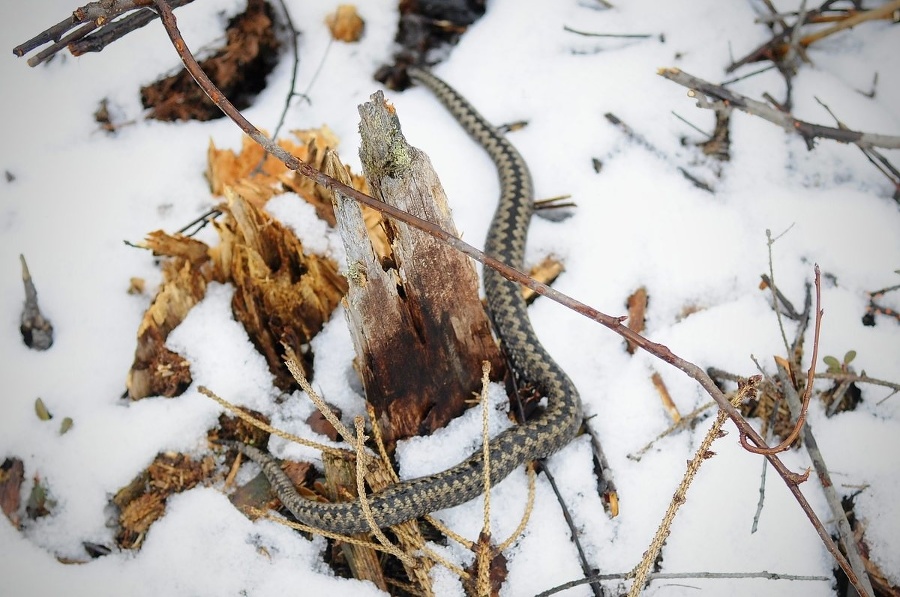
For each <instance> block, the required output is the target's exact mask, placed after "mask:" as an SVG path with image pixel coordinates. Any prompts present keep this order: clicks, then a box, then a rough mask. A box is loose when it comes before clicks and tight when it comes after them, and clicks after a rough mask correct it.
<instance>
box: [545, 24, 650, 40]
mask: <svg viewBox="0 0 900 597" xmlns="http://www.w3.org/2000/svg"><path fill="white" fill-rule="evenodd" d="M563 31H568V32H569V33H574V34H575V35H583V36H584V37H613V38H623V39H647V38H650V37H653V35H652V34H650V33H591V32H589V31H580V30H578V29H573V28H572V27H569V26H568V25H563Z"/></svg>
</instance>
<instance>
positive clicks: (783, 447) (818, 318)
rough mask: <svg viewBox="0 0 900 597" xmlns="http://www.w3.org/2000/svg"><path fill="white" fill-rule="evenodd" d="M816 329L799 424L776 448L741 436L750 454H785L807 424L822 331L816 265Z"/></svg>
mask: <svg viewBox="0 0 900 597" xmlns="http://www.w3.org/2000/svg"><path fill="white" fill-rule="evenodd" d="M815 271H816V328H815V332H814V334H813V353H812V362H811V363H810V364H809V370H808V371H807V373H806V389H805V390H804V391H803V398H802V400H801V407H800V414H799V415H798V416H797V422H796V423H795V424H794V428H793V429H792V430H791V432H790V433H789V434H788V436H787V437H786V438H784V440H783V441H782V442H781V443H780V444H778V445H777V446H774V447H772V448H763V447H757V446H751V445H750V444H749V443H747V438H746V436H744V435H743V434H741V437H740V440H741V446H743V448H744V449H745V450H747V451H748V452H753V453H754V454H765V455H769V454H778V453H779V452H784V451H785V450H788V449H790V447H791V444H792V443H794V440H796V439H797V436H799V435H800V430H801V429H802V428H803V424H804V423H806V411H807V409H808V408H809V399H810V397H811V396H812V388H813V380H814V379H815V376H816V361H818V359H819V332H820V331H821V329H822V314H823V313H824V312H823V311H822V279H821V276H820V274H819V265H818V264H816V268H815ZM807 475H809V471H807V472H806V473H805V474H804V475H803V476H804V478H805V477H806V476H807Z"/></svg>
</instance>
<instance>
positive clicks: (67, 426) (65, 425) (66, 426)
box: [59, 417, 75, 435]
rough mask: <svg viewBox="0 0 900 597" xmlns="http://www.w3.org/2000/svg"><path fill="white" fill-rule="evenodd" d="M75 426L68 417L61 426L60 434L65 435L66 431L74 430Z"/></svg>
mask: <svg viewBox="0 0 900 597" xmlns="http://www.w3.org/2000/svg"><path fill="white" fill-rule="evenodd" d="M74 424H75V421H73V420H72V417H66V418H65V419H63V420H62V423H60V425H59V434H60V435H64V434H65V433H66V431H68V430H69V429H71V428H72V425H74Z"/></svg>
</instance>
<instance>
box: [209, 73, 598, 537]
mask: <svg viewBox="0 0 900 597" xmlns="http://www.w3.org/2000/svg"><path fill="white" fill-rule="evenodd" d="M409 75H410V77H411V78H412V79H413V80H414V81H416V82H418V83H421V84H422V85H424V86H425V87H428V88H429V89H430V90H431V91H432V92H433V93H434V94H435V96H437V98H438V99H439V100H440V101H441V103H443V104H444V106H445V107H446V108H447V109H448V110H449V111H450V113H451V114H452V115H453V116H454V117H455V118H456V120H457V121H459V123H460V125H462V127H463V128H465V130H466V131H467V132H468V133H469V134H470V135H471V136H472V137H473V138H474V139H475V140H476V141H477V142H478V143H479V144H480V145H481V146H482V147H484V149H485V150H486V151H487V153H488V155H490V157H491V159H492V160H493V161H494V164H495V165H496V167H497V172H498V175H499V178H500V201H499V203H498V205H497V209H496V211H495V213H494V218H493V221H492V222H491V226H490V231H489V232H488V236H487V240H486V241H485V253H487V254H488V255H491V256H494V257H496V258H498V259H500V260H501V261H503V262H504V263H506V264H507V265H510V266H512V267H515V268H517V269H521V268H522V265H523V260H524V254H525V239H526V235H527V232H528V224H529V221H530V220H531V216H532V213H533V211H534V202H533V196H532V194H533V189H532V182H531V174H530V173H529V171H528V166H527V165H526V164H525V161H524V160H523V159H522V156H521V155H519V152H518V151H517V150H516V148H515V147H513V146H512V144H511V143H510V142H509V141H507V140H506V138H505V137H504V136H503V135H502V134H501V133H499V132H498V131H497V130H496V129H495V128H494V127H493V126H492V125H491V124H490V123H489V122H488V121H487V120H485V119H484V117H483V116H481V114H479V113H478V112H477V111H476V110H475V108H473V107H472V106H471V104H469V102H467V101H466V100H465V98H463V97H462V96H461V95H460V94H459V93H458V92H457V91H456V90H454V89H453V88H452V87H450V86H449V85H448V84H447V83H445V82H444V81H442V80H441V79H439V78H437V77H436V76H434V75H433V74H431V73H430V72H429V71H426V70H423V69H420V68H416V67H410V69H409ZM484 292H485V296H486V297H487V304H488V310H489V312H490V315H491V318H492V319H493V322H494V328H495V330H496V332H497V335H498V336H499V337H500V341H501V343H502V345H503V348H504V350H505V352H506V355H507V357H508V358H509V360H510V363H511V366H512V369H513V371H514V372H515V374H516V376H517V377H518V379H519V380H520V381H522V382H524V383H527V384H528V385H530V386H531V387H533V388H535V389H536V391H537V392H539V393H540V395H542V396H545V397H546V398H547V407H546V408H545V409H544V410H543V411H542V412H541V413H540V414H539V415H538V416H536V417H535V418H532V419H531V420H529V421H527V422H526V423H524V424H522V425H517V426H514V427H511V428H510V429H507V430H506V431H504V432H502V433H500V434H499V435H497V437H495V438H494V439H492V440H491V442H490V453H491V466H490V469H491V470H490V472H491V485H494V484H496V483H498V482H499V481H500V480H502V479H504V478H505V477H506V476H507V475H509V473H510V472H512V471H513V470H514V469H515V468H516V467H518V466H520V465H522V464H523V463H525V462H528V461H530V460H537V459H540V458H544V457H547V456H549V455H551V454H553V453H554V452H556V451H558V450H559V449H560V448H562V447H563V446H565V445H566V444H568V443H569V441H571V439H572V438H573V437H574V436H575V433H576V432H577V431H578V427H579V426H580V425H581V400H580V398H579V396H578V391H577V390H576V389H575V386H574V384H573V383H572V381H571V380H570V379H569V377H568V375H566V373H565V372H564V371H563V370H562V369H561V368H560V367H559V365H557V364H556V362H555V361H554V360H553V359H552V358H551V357H550V355H549V354H547V352H546V350H544V347H543V346H541V343H540V341H539V340H538V338H537V336H536V335H535V333H534V330H533V329H532V327H531V322H530V320H529V318H528V310H527V308H526V304H525V300H524V299H523V298H522V293H521V291H520V289H519V286H518V285H517V284H515V283H514V282H510V281H508V280H507V279H506V278H504V277H503V276H501V275H500V274H499V273H497V272H496V271H494V270H493V269H490V268H487V267H486V268H484ZM222 443H223V444H225V445H228V446H230V447H233V448H236V449H238V450H240V451H241V452H242V453H243V454H244V455H246V456H247V457H248V458H250V459H251V460H253V461H255V462H256V463H258V464H259V465H260V466H261V467H262V470H263V472H264V474H265V475H266V477H267V478H268V479H269V482H270V483H271V485H272V487H273V489H274V490H275V492H276V494H277V495H278V497H279V499H280V500H281V502H282V504H284V506H285V507H286V508H287V509H288V510H289V511H290V512H291V514H293V515H294V517H296V518H297V520H299V521H301V522H303V523H305V524H307V525H309V526H311V527H315V528H319V529H322V530H325V531H330V532H333V533H345V534H352V533H360V532H364V531H367V530H369V525H368V523H367V522H366V518H365V517H364V515H363V512H362V507H361V506H360V503H359V500H358V499H357V500H355V501H352V502H338V503H330V504H326V503H320V502H315V501H312V500H308V499H305V498H303V497H301V496H300V495H299V494H298V493H297V491H296V490H295V489H294V486H293V484H292V483H291V481H290V480H289V479H288V477H287V475H286V474H285V473H284V471H282V470H281V467H280V466H279V463H278V461H277V460H276V459H274V458H273V457H272V456H270V455H268V454H266V453H265V452H262V451H261V450H258V449H257V448H254V447H252V446H248V445H245V444H241V443H239V442H222ZM483 466H484V461H483V457H482V450H481V449H480V448H479V449H478V451H477V452H475V453H474V454H472V455H471V456H469V457H468V458H467V459H465V460H463V461H462V462H460V463H459V464H457V465H456V466H453V467H451V468H449V469H447V470H445V471H442V472H440V473H436V474H434V475H429V476H426V477H419V478H417V479H410V480H407V481H403V482H401V483H398V484H396V485H393V486H391V487H388V488H387V489H384V490H383V491H380V492H377V493H373V494H371V495H368V496H367V502H368V503H369V505H370V507H371V510H372V514H373V515H374V518H375V521H376V523H377V524H378V526H379V527H388V526H392V525H396V524H399V523H401V522H405V521H407V520H412V519H414V518H418V517H420V516H423V515H425V514H427V513H429V512H434V511H436V510H442V509H444V508H450V507H452V506H457V505H459V504H462V503H464V502H467V501H469V500H471V499H473V498H475V497H477V496H478V495H480V494H481V493H482V492H483V489H484V487H483V478H482V475H483Z"/></svg>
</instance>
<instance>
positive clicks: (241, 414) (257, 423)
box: [197, 386, 353, 459]
mask: <svg viewBox="0 0 900 597" xmlns="http://www.w3.org/2000/svg"><path fill="white" fill-rule="evenodd" d="M197 391H198V392H200V393H201V394H203V395H204V396H206V397H207V398H211V399H213V400H214V401H215V402H218V403H219V405H220V406H221V407H222V408H224V409H225V410H227V411H228V412H230V413H232V414H233V415H235V416H236V417H238V418H239V419H241V420H242V421H244V422H246V423H248V424H250V425H252V426H253V427H256V428H257V429H262V430H263V431H265V432H266V433H269V434H271V435H276V436H278V437H280V438H282V439H285V440H287V441H289V442H294V443H297V444H300V445H301V446H307V447H309V448H313V449H316V450H318V451H320V452H324V453H326V454H331V455H333V456H338V457H340V458H345V459H347V458H352V457H353V452H350V451H349V450H343V449H341V448H334V447H332V446H326V445H325V444H320V443H318V442H314V441H312V440H309V439H306V438H304V437H299V436H297V435H294V434H293V433H288V432H287V431H282V430H281V429H278V428H276V427H272V426H271V425H269V424H268V423H266V422H265V421H263V420H261V419H257V418H256V417H254V416H253V415H250V414H248V413H246V412H245V411H243V410H241V409H240V408H238V407H237V406H235V405H234V404H232V403H230V402H228V401H227V400H225V399H224V398H220V397H219V396H218V395H216V393H215V392H213V391H212V390H210V389H209V388H207V387H205V386H200V387H198V388H197Z"/></svg>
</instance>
